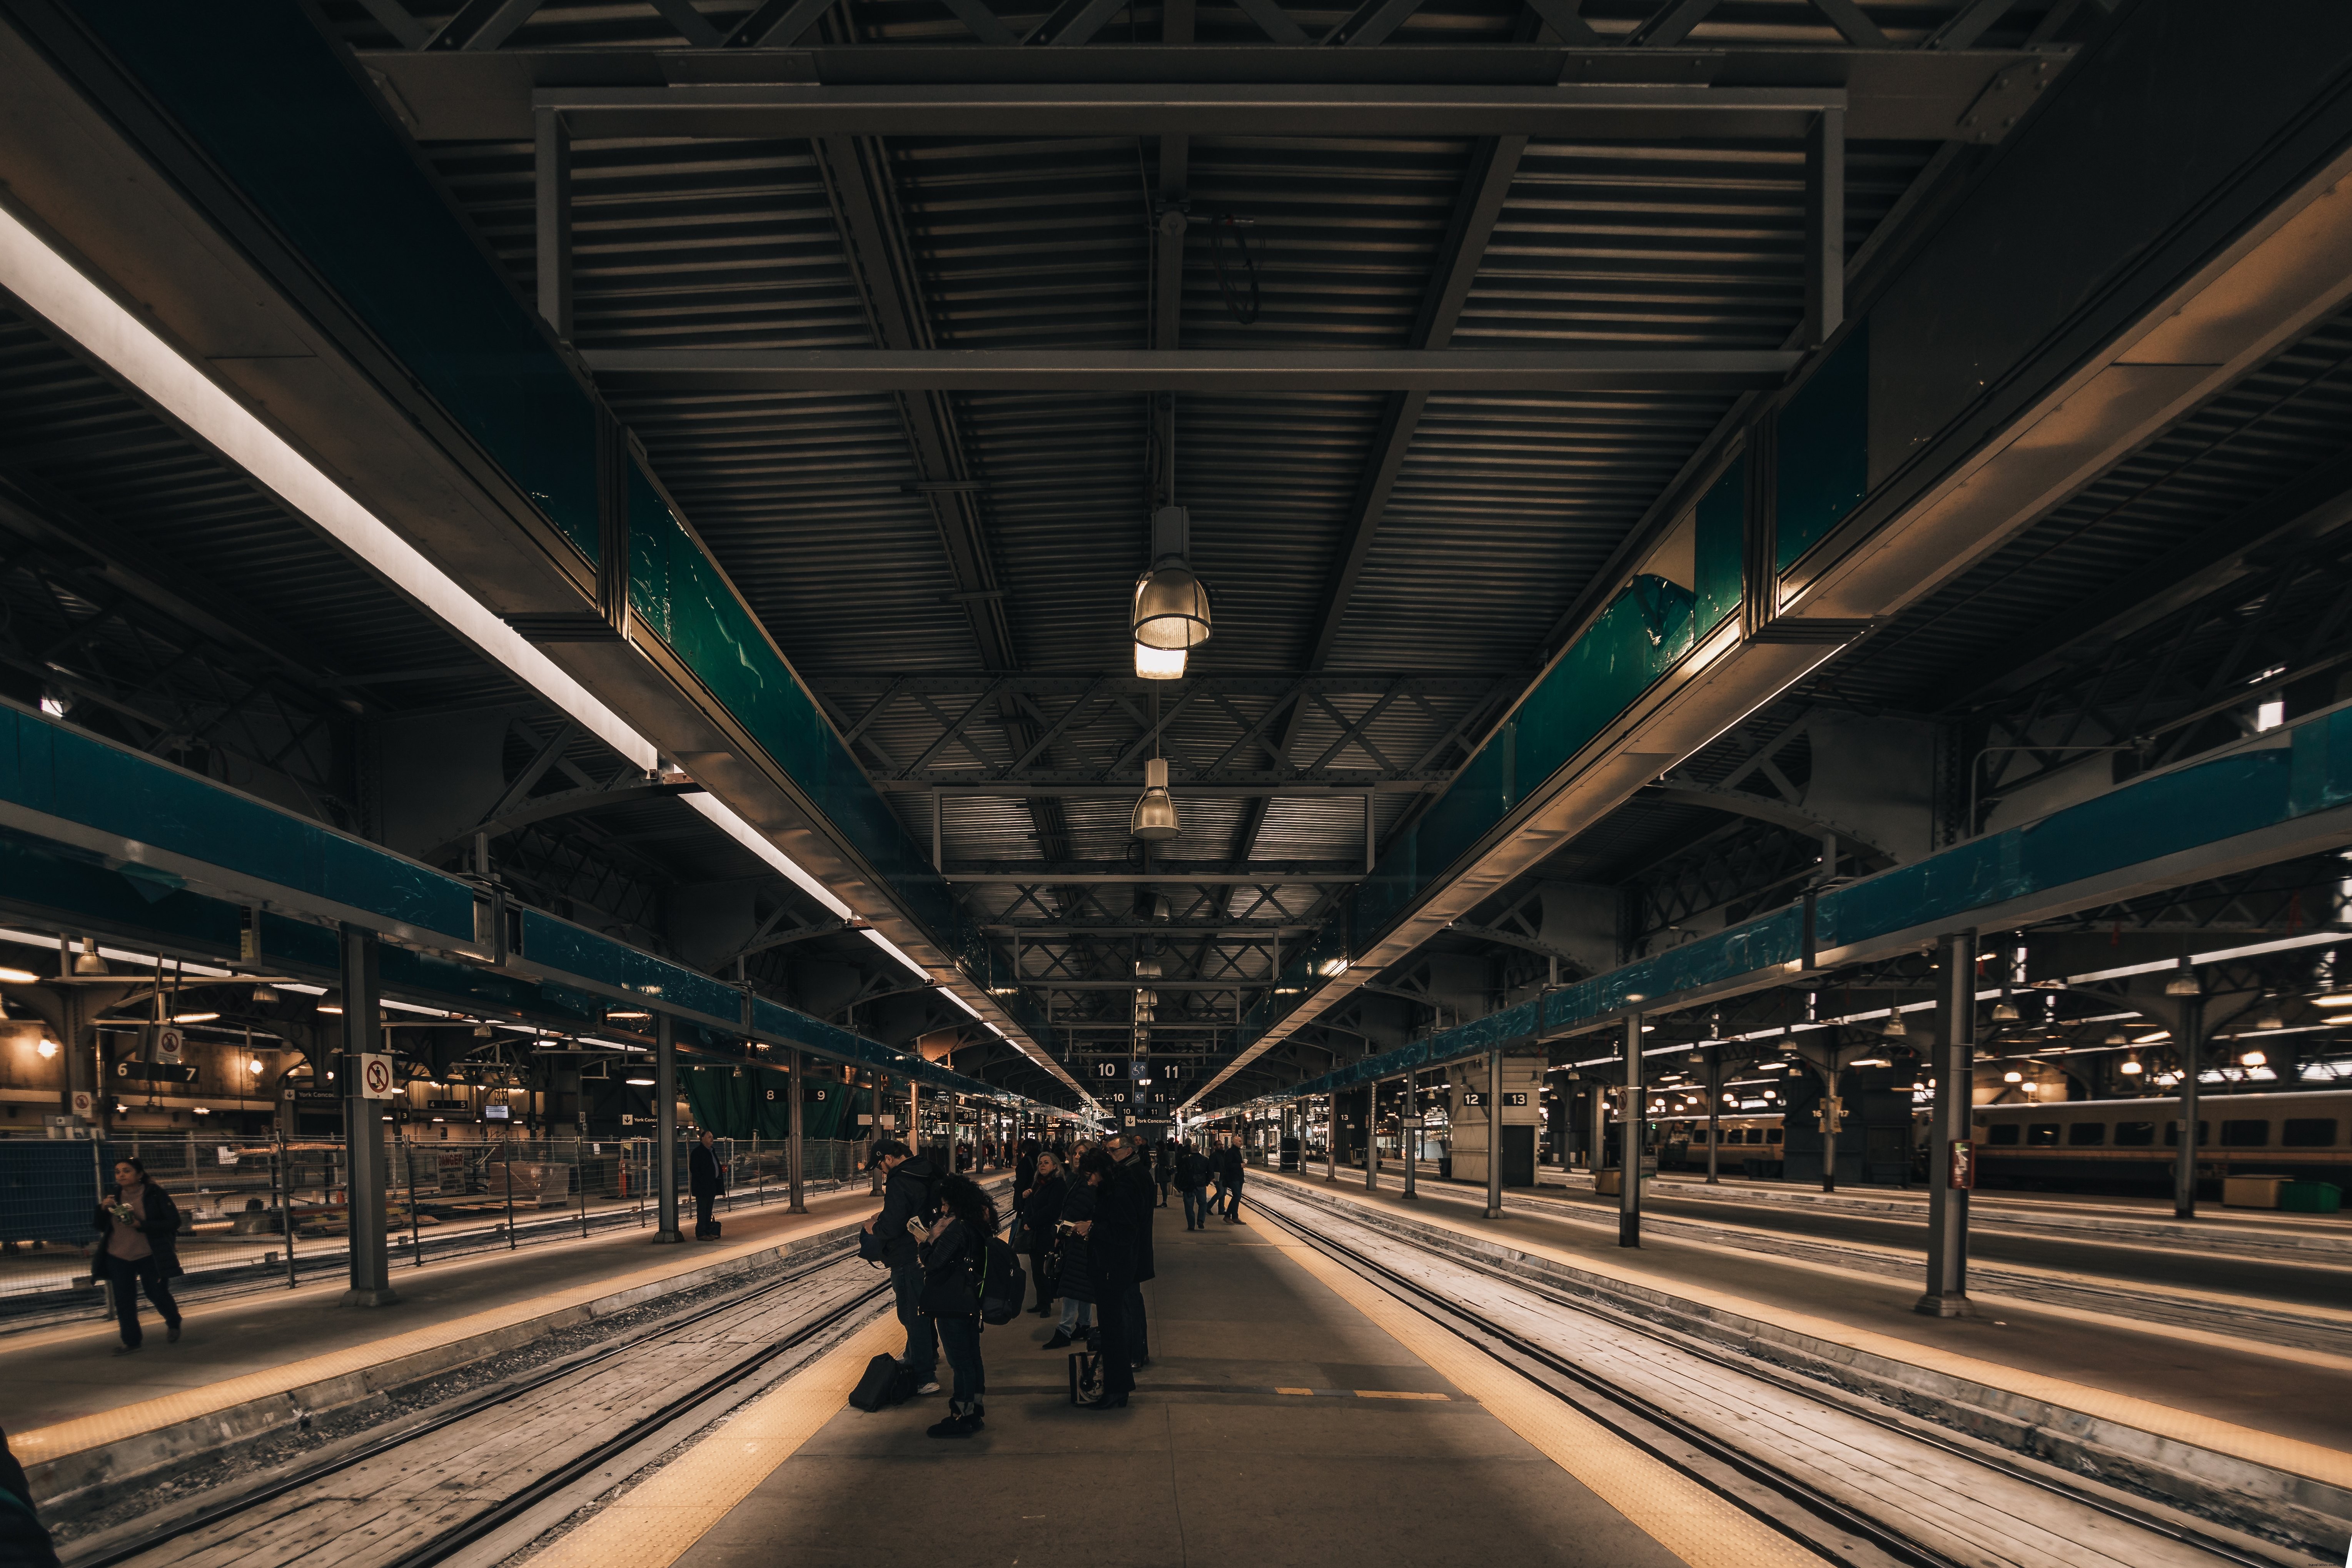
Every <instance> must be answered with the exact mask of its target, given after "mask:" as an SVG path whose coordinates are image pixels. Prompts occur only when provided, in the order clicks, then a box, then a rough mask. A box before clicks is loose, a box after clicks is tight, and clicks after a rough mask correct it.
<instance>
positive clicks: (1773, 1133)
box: [1764, 1127, 1780, 1143]
mask: <svg viewBox="0 0 2352 1568" xmlns="http://www.w3.org/2000/svg"><path fill="white" fill-rule="evenodd" d="M1764 1142H1767V1143H1778V1142H1780V1129H1779V1128H1777V1127H1767V1128H1766V1129H1765V1130H1764Z"/></svg>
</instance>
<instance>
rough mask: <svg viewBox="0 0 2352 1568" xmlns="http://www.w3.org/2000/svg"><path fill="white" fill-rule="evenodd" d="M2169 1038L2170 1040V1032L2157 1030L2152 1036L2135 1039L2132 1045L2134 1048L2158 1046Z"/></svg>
mask: <svg viewBox="0 0 2352 1568" xmlns="http://www.w3.org/2000/svg"><path fill="white" fill-rule="evenodd" d="M2170 1038H2172V1031H2171V1030H2169V1029H2158V1030H2157V1031H2156V1033H2154V1034H2152V1035H2142V1036H2140V1037H2138V1038H2137V1039H2135V1040H2134V1041H2132V1044H2133V1045H2135V1046H2160V1045H2162V1044H2164V1042H2165V1041H2167V1040H2168V1039H2170Z"/></svg>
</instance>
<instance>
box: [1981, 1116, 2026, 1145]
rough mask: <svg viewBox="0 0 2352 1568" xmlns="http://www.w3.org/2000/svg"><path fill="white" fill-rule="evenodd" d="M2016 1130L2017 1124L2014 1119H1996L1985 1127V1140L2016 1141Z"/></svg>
mask: <svg viewBox="0 0 2352 1568" xmlns="http://www.w3.org/2000/svg"><path fill="white" fill-rule="evenodd" d="M2018 1131H2019V1129H2018V1125H2017V1123H2016V1122H2014V1121H1996V1122H1994V1123H1993V1124H1992V1125H1991V1126H1990V1127H1988V1128H1986V1129H1985V1133H1986V1137H1985V1142H1988V1143H2014V1142H2017V1134H2018Z"/></svg>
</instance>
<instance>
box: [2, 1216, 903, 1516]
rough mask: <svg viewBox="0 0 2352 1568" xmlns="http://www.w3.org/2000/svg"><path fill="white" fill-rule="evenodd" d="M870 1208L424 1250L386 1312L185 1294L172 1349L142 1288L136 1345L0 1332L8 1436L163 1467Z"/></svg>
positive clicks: (735, 1267)
mask: <svg viewBox="0 0 2352 1568" xmlns="http://www.w3.org/2000/svg"><path fill="white" fill-rule="evenodd" d="M874 1206H875V1199H874V1198H873V1197H872V1195H871V1194H868V1193H866V1192H865V1191H863V1190H855V1191H850V1192H844V1193H838V1194H828V1195H824V1196H817V1197H812V1198H810V1199H809V1200H808V1212H807V1213H806V1214H803V1215H794V1214H792V1213H790V1212H789V1211H788V1209H787V1208H786V1207H785V1205H782V1204H777V1205H772V1206H764V1207H757V1208H743V1209H738V1210H736V1211H734V1212H733V1213H731V1214H730V1215H726V1216H725V1221H724V1226H725V1231H724V1237H723V1239H722V1240H719V1241H717V1242H687V1243H682V1244H679V1245H677V1246H670V1247H656V1246H655V1245H653V1244H652V1242H651V1237H652V1234H653V1233H652V1232H651V1230H650V1229H646V1230H625V1231H617V1232H613V1231H607V1232H599V1233H596V1234H594V1235H593V1236H591V1237H589V1238H587V1239H585V1240H582V1241H577V1242H564V1243H541V1244H539V1245H535V1246H532V1247H524V1248H520V1249H518V1250H516V1251H512V1252H501V1253H489V1254H473V1255H469V1256H467V1257H463V1258H455V1259H451V1260H448V1261H445V1262H435V1261H432V1260H430V1259H428V1260H427V1262H426V1264H425V1266H424V1267H422V1268H412V1269H395V1270H394V1287H395V1289H397V1290H398V1291H399V1293H400V1300H398V1301H397V1302H395V1303H394V1304H392V1305H389V1306H384V1307H376V1308H359V1307H351V1306H346V1305H344V1304H343V1303H342V1300H341V1298H342V1294H343V1290H344V1282H343V1281H342V1280H341V1279H334V1280H324V1281H319V1282H315V1283H310V1284H306V1285H303V1286H301V1287H300V1288H299V1289H291V1290H286V1291H283V1292H280V1293H257V1294H248V1295H243V1296H237V1297H233V1298H227V1299H223V1300H214V1301H194V1302H188V1303H184V1331H183V1334H182V1337H181V1339H180V1341H179V1342H178V1343H176V1344H174V1343H168V1342H166V1341H165V1338H164V1335H163V1328H162V1325H161V1323H160V1322H159V1321H157V1319H156V1317H155V1314H154V1310H153V1309H152V1305H150V1304H148V1303H146V1302H144V1301H143V1300H142V1304H141V1312H142V1326H143V1328H144V1330H145V1342H144V1346H143V1348H142V1349H141V1350H140V1351H139V1352H136V1353H135V1354H131V1355H117V1354H116V1353H114V1352H115V1348H116V1346H117V1345H118V1344H119V1343H120V1341H119V1339H118V1337H117V1334H116V1331H115V1327H114V1323H113V1321H112V1320H111V1319H110V1318H109V1319H106V1320H103V1321H88V1322H82V1323H75V1324H70V1325H66V1326H60V1327H52V1328H47V1329H42V1330H37V1331H30V1332H26V1333H23V1334H18V1335H15V1336H12V1337H10V1338H7V1339H5V1340H0V1385H5V1387H6V1388H7V1389H8V1402H7V1428H8V1442H9V1446H10V1447H11V1449H12V1450H13V1451H14V1452H15V1454H16V1457H17V1458H18V1459H19V1460H20V1461H21V1462H22V1463H24V1465H25V1466H26V1468H27V1469H28V1470H31V1471H33V1472H35V1477H36V1482H37V1484H38V1482H39V1480H40V1479H41V1474H42V1471H43V1469H44V1468H45V1467H51V1466H55V1465H58V1464H59V1463H60V1462H61V1461H66V1460H68V1459H71V1458H73V1457H75V1456H95V1455H99V1454H101V1453H104V1454H105V1455H106V1456H107V1458H108V1459H109V1460H110V1461H111V1463H110V1464H109V1466H108V1468H122V1467H124V1466H129V1467H131V1468H139V1467H141V1466H142V1465H152V1464H154V1463H158V1462H162V1461H163V1460H166V1459H168V1458H171V1457H172V1455H173V1453H174V1452H176V1451H182V1450H193V1449H197V1448H201V1447H205V1446H206V1445H209V1444H211V1443H213V1442H214V1441H215V1439H218V1440H221V1441H227V1440H229V1439H231V1438H233V1437H236V1438H241V1437H247V1436H255V1435H257V1434H260V1433H264V1432H267V1431H268V1430H270V1429H271V1428H273V1427H277V1426H283V1425H284V1424H285V1423H287V1422H288V1421H299V1420H301V1419H303V1418H305V1417H306V1416H307V1417H310V1418H316V1417H318V1416H320V1415H325V1414H328V1413H330V1412H332V1411H334V1410H337V1409H340V1408H343V1407H345V1406H348V1405H356V1404H359V1403H362V1402H365V1401H367V1400H369V1399H371V1398H373V1397H377V1396H379V1395H381V1394H382V1393H383V1391H384V1390H386V1389H388V1388H391V1387H394V1386H399V1385H402V1384H408V1383H412V1382H414V1381H415V1380H416V1379H419V1378H422V1377H427V1376H431V1375H433V1374H434V1373H436V1372H445V1371H446V1370H448V1369H452V1368H457V1367H461V1366H467V1365H469V1364H473V1363H480V1362H482V1361H484V1360H485V1359H487V1358H490V1357H495V1356H499V1355H504V1354H510V1353H514V1352H521V1351H524V1350H525V1349H527V1348H528V1347H530V1346H531V1345H533V1344H534V1343H536V1342H541V1341H544V1340H546V1339H547V1338H549V1337H550V1336H552V1335H555V1334H558V1333H562V1332H564V1331H569V1330H573V1329H576V1328H578V1327H580V1326H582V1325H583V1324H586V1323H588V1322H590V1321H592V1320H595V1319H598V1318H603V1317H606V1316H609V1315H611V1314H614V1313H617V1312H622V1311H626V1310H633V1309H639V1308H657V1307H658V1304H659V1303H661V1302H662V1301H664V1300H666V1299H668V1298H672V1297H675V1296H677V1294H678V1293H679V1292H682V1291H688V1290H692V1289H697V1288H698V1287H699V1286H701V1285H703V1284H707V1283H712V1282H717V1281H722V1280H724V1279H727V1278H728V1277H730V1275H733V1274H735V1273H739V1272H740V1271H742V1270H744V1269H747V1268H753V1267H756V1266H758V1265H760V1264H761V1263H762V1262H763V1261H765V1260H767V1259H769V1258H772V1257H774V1256H775V1255H777V1254H778V1253H780V1252H782V1251H786V1250H789V1249H791V1248H793V1247H796V1246H803V1245H806V1244H809V1243H811V1242H814V1241H816V1240H818V1239H820V1238H822V1237H825V1236H827V1235H828V1234H834V1233H838V1232H841V1231H843V1230H844V1229H845V1227H847V1226H855V1225H856V1224H858V1223H859V1222H861V1221H862V1220H863V1219H864V1218H865V1217H866V1215H869V1214H871V1213H872V1212H873V1210H874ZM687 1217H688V1221H689V1222H690V1221H691V1218H692V1215H691V1210H690V1208H689V1210H688V1215H687ZM96 1462H98V1461H96V1460H93V1463H96Z"/></svg>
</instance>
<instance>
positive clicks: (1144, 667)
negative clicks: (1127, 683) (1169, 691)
mask: <svg viewBox="0 0 2352 1568" xmlns="http://www.w3.org/2000/svg"><path fill="white" fill-rule="evenodd" d="M1189 653H1190V650H1189V649H1186V648H1181V647H1150V646H1148V645H1146V644H1144V643H1137V644H1136V645H1135V673H1136V674H1137V675H1139V676H1140V677H1141V678H1142V679H1146V680H1181V679H1183V678H1184V660H1185V658H1187V657H1188V655H1189Z"/></svg>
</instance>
